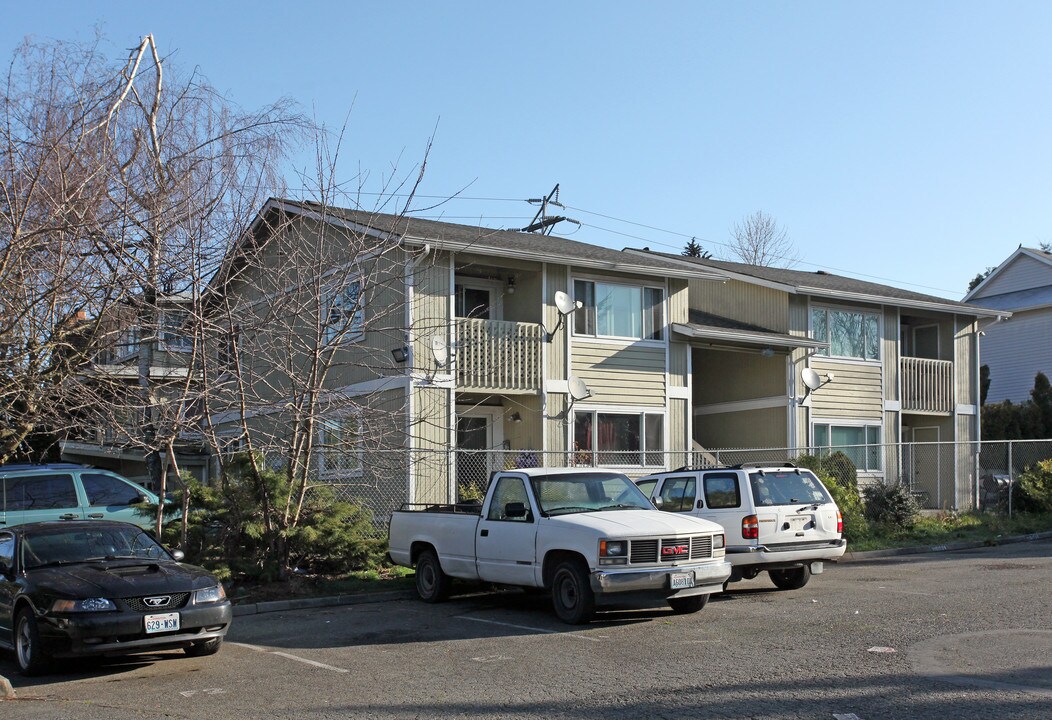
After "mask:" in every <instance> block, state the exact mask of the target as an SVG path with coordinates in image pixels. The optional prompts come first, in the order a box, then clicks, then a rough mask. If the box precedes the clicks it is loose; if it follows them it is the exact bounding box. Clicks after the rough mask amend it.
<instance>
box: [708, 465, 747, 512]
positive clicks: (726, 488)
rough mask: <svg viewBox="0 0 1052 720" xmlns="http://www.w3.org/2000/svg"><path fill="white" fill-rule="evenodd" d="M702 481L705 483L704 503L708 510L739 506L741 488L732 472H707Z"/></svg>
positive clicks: (740, 502)
mask: <svg viewBox="0 0 1052 720" xmlns="http://www.w3.org/2000/svg"><path fill="white" fill-rule="evenodd" d="M702 482H703V483H704V484H705V504H706V505H708V506H709V509H710V510H720V509H724V508H736V507H741V504H742V496H741V490H740V489H739V488H738V476H737V475H735V474H734V473H707V474H706V475H705V479H704V480H703V481H702Z"/></svg>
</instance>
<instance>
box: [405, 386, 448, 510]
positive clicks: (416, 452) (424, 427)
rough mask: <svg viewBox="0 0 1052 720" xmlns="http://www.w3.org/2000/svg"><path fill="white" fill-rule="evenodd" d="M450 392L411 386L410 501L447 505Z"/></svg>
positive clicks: (443, 389) (441, 389) (442, 389)
mask: <svg viewBox="0 0 1052 720" xmlns="http://www.w3.org/2000/svg"><path fill="white" fill-rule="evenodd" d="M450 393H451V391H450V390H448V389H446V388H435V387H414V388H413V390H412V395H413V397H412V403H413V424H412V429H411V432H412V447H413V452H412V456H413V490H414V492H413V502H451V500H452V498H451V496H450V487H449V486H450V469H449V462H450V455H449V453H448V450H449V449H450V432H449V426H450V417H449V415H450Z"/></svg>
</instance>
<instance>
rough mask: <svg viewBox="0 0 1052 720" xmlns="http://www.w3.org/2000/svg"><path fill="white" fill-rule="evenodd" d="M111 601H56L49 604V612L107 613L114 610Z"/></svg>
mask: <svg viewBox="0 0 1052 720" xmlns="http://www.w3.org/2000/svg"><path fill="white" fill-rule="evenodd" d="M116 609H117V606H116V605H114V604H113V601H112V600H107V599H106V598H84V599H83V600H56V601H55V602H53V603H52V604H51V612H55V613H71V612H109V611H111V610H116Z"/></svg>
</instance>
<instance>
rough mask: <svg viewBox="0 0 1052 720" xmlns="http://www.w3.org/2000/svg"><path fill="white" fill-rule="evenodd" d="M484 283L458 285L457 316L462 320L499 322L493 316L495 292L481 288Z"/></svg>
mask: <svg viewBox="0 0 1052 720" xmlns="http://www.w3.org/2000/svg"><path fill="white" fill-rule="evenodd" d="M481 285H482V283H481V282H479V283H478V284H472V285H466V284H465V285H462V284H460V283H457V285H456V286H455V292H456V307H455V310H456V316H457V317H460V318H475V319H476V320H497V319H499V318H495V317H491V315H493V314H494V313H493V301H492V295H493V294H494V291H493V289H492V288H490V287H488V286H487V287H481Z"/></svg>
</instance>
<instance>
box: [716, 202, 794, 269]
mask: <svg viewBox="0 0 1052 720" xmlns="http://www.w3.org/2000/svg"><path fill="white" fill-rule="evenodd" d="M729 248H730V253H731V255H732V256H733V257H734V258H736V259H737V260H739V261H740V262H743V263H748V264H750V265H761V266H764V267H792V266H794V265H796V264H797V263H798V262H800V257H799V255H798V254H797V252H796V249H795V248H794V247H793V243H792V241H791V240H790V239H789V231H788V230H787V229H786V228H784V227H782V226H781V225H779V224H778V222H777V221H776V220H775V219H774V218H773V217H772V216H770V215H768V214H767V213H765V212H763V211H762V210H757V211H756V212H754V213H753V214H751V215H746V216H745V217H744V218H742V219H741V221H740V222H737V223H735V225H734V229H733V230H731V242H730V246H729Z"/></svg>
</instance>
